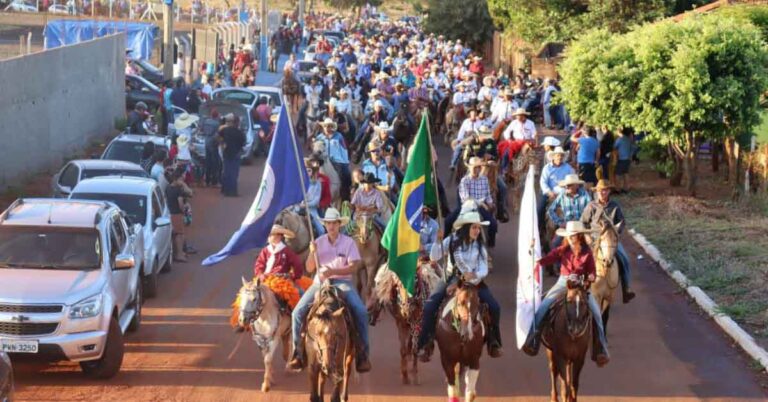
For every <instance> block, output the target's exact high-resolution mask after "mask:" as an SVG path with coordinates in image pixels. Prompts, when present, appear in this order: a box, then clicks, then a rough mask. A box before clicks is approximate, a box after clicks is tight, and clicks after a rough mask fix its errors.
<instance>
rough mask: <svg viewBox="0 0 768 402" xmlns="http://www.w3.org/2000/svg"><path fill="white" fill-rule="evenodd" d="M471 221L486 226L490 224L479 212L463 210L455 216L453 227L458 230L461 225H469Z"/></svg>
mask: <svg viewBox="0 0 768 402" xmlns="http://www.w3.org/2000/svg"><path fill="white" fill-rule="evenodd" d="M473 223H477V224H478V225H481V226H488V225H489V224H490V222H488V221H484V220H483V218H482V217H481V216H480V213H479V212H477V211H465V212H462V213H461V214H459V217H458V218H456V222H454V223H453V229H454V230H459V229H460V228H461V227H462V226H464V225H471V224H473Z"/></svg>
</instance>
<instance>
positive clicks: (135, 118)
mask: <svg viewBox="0 0 768 402" xmlns="http://www.w3.org/2000/svg"><path fill="white" fill-rule="evenodd" d="M146 116H147V104H146V103H144V102H136V105H134V106H133V110H131V112H130V113H128V126H127V127H126V129H125V132H126V133H128V134H141V135H146V134H147V130H146V129H145V128H144V120H145V119H146Z"/></svg>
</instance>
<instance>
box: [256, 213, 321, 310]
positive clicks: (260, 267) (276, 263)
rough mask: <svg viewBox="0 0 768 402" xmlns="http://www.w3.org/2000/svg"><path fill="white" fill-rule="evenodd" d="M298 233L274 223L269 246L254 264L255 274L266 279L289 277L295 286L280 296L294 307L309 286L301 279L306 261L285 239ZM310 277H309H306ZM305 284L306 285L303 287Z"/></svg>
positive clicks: (262, 250) (291, 237)
mask: <svg viewBox="0 0 768 402" xmlns="http://www.w3.org/2000/svg"><path fill="white" fill-rule="evenodd" d="M294 237H296V234H295V233H293V231H291V230H289V229H286V228H284V227H283V226H280V225H272V229H271V230H270V232H269V237H268V238H267V242H268V244H267V247H264V248H263V249H261V251H260V252H259V255H258V257H256V262H255V263H254V264H253V276H254V277H256V278H261V279H262V280H264V279H266V278H267V277H268V276H271V275H274V276H278V277H281V278H283V279H288V280H290V281H291V283H293V285H294V287H293V288H291V289H290V290H287V291H285V290H284V293H287V294H279V295H278V296H280V298H281V299H282V300H284V301H285V302H286V303H288V306H289V307H290V308H294V307H295V306H296V303H297V302H298V301H299V297H300V295H301V294H303V293H304V291H305V290H306V288H307V286H306V285H307V283H306V282H305V281H300V280H301V279H302V278H303V275H304V263H303V262H302V261H301V258H300V257H299V255H298V254H296V252H294V251H293V250H291V248H290V247H288V246H287V245H286V244H285V239H293V238H294ZM306 279H309V278H306ZM302 286H304V287H302Z"/></svg>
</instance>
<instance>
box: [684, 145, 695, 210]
mask: <svg viewBox="0 0 768 402" xmlns="http://www.w3.org/2000/svg"><path fill="white" fill-rule="evenodd" d="M684 152H685V157H684V158H683V171H684V173H685V178H686V181H685V189H686V190H688V194H689V195H690V196H691V197H695V196H696V178H697V177H696V176H697V174H696V138H695V137H694V135H693V133H692V132H687V133H685V150H684Z"/></svg>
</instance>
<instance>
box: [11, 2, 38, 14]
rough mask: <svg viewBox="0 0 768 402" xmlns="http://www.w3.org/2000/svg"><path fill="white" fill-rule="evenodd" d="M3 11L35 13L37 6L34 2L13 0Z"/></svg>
mask: <svg viewBox="0 0 768 402" xmlns="http://www.w3.org/2000/svg"><path fill="white" fill-rule="evenodd" d="M3 11H16V12H19V13H36V12H37V7H36V6H35V5H34V4H30V3H26V2H24V1H22V0H13V1H11V3H10V4H8V6H7V7H5V8H4V9H3Z"/></svg>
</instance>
